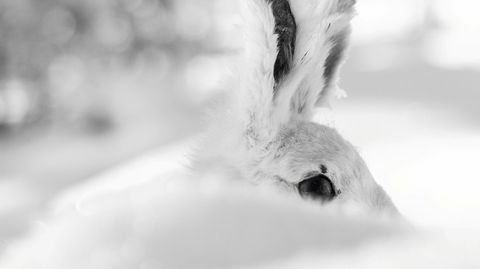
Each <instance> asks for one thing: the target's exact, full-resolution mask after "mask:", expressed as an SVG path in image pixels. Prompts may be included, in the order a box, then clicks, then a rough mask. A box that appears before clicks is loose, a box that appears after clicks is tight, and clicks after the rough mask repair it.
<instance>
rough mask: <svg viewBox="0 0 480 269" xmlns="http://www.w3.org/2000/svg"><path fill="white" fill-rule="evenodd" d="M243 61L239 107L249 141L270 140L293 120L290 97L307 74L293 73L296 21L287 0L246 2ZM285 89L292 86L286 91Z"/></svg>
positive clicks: (256, 143) (243, 9)
mask: <svg viewBox="0 0 480 269" xmlns="http://www.w3.org/2000/svg"><path fill="white" fill-rule="evenodd" d="M239 3H240V4H241V7H242V11H243V12H242V13H243V17H244V31H243V34H244V39H245V40H244V41H245V43H244V50H245V53H244V55H243V62H242V64H241V65H239V68H240V70H238V72H239V73H238V74H236V77H237V79H238V85H235V86H238V87H239V88H238V89H237V91H238V92H237V93H238V95H239V98H238V100H239V102H237V104H238V108H237V109H238V111H239V114H240V117H241V119H243V120H242V122H243V123H244V125H243V126H244V127H242V128H246V130H245V133H246V136H247V139H248V141H249V144H250V145H251V146H254V145H259V144H266V143H268V142H269V141H271V140H272V139H273V138H274V137H275V135H276V134H277V133H278V130H279V129H280V128H281V126H283V124H285V123H286V122H288V121H289V120H290V110H289V106H290V100H291V96H292V95H293V92H294V90H295V89H296V86H295V85H298V83H299V82H300V81H301V79H299V78H301V77H302V78H303V77H304V76H299V75H293V74H292V73H295V72H293V71H292V68H293V67H292V66H293V61H294V51H295V43H296V41H295V38H296V23H295V18H294V16H293V14H292V11H291V8H290V3H289V1H288V0H242V1H240V2H239ZM284 88H288V89H290V90H289V91H286V90H285V89H284Z"/></svg>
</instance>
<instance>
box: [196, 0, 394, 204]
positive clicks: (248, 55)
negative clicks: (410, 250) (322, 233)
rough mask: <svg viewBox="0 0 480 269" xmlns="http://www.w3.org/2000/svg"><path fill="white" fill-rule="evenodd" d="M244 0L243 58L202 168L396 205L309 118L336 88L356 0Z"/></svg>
mask: <svg viewBox="0 0 480 269" xmlns="http://www.w3.org/2000/svg"><path fill="white" fill-rule="evenodd" d="M241 3H242V4H243V5H242V8H243V14H244V19H245V20H244V23H245V25H244V37H245V38H244V39H245V44H244V46H245V47H244V53H243V55H242V57H243V61H242V62H241V63H240V64H238V68H237V70H235V71H236V76H235V77H233V78H232V83H231V84H230V85H231V88H230V89H229V91H230V92H231V96H230V97H229V100H228V102H227V103H226V104H225V107H223V108H221V109H220V110H219V111H217V112H216V115H217V116H216V117H215V120H214V123H215V124H214V125H213V126H212V128H211V130H210V131H209V133H208V135H207V136H206V138H205V143H204V145H203V147H201V148H200V150H199V153H198V154H197V157H196V158H197V163H196V167H197V169H199V170H200V171H201V172H210V171H212V169H213V170H221V171H223V172H226V173H225V175H226V177H233V176H235V177H238V178H241V179H246V180H250V181H252V182H254V183H274V184H277V185H278V186H280V187H281V188H283V189H287V190H291V191H292V192H298V193H299V194H300V195H302V196H304V197H310V198H314V199H318V200H320V201H330V200H333V199H335V200H337V201H353V202H355V203H357V204H360V205H363V206H366V207H368V208H373V209H376V210H377V209H378V210H381V211H383V209H385V210H386V211H389V212H396V209H395V206H394V205H393V203H392V202H391V199H390V198H389V196H388V195H387V194H386V193H385V192H384V190H383V189H382V188H381V187H380V186H379V185H378V184H377V183H376V182H375V181H374V179H373V177H372V176H371V174H370V172H369V170H368V168H367V166H366V164H365V162H364V161H363V160H362V158H361V157H360V155H359V154H358V153H357V151H356V150H355V148H354V147H353V146H352V145H351V144H350V143H349V142H347V141H345V140H344V139H343V138H342V137H341V136H340V135H339V134H338V132H337V131H336V130H335V129H332V128H329V127H327V126H323V125H320V124H317V123H315V122H313V121H312V116H313V114H314V112H315V108H316V106H320V105H323V104H325V103H328V101H329V99H330V98H331V96H332V95H335V93H336V91H337V87H336V83H337V72H338V69H339V66H340V65H341V64H342V62H343V59H344V54H345V49H346V47H347V42H348V37H349V34H350V21H351V19H352V17H353V15H354V4H355V0H323V1H318V0H296V1H288V0H245V1H241Z"/></svg>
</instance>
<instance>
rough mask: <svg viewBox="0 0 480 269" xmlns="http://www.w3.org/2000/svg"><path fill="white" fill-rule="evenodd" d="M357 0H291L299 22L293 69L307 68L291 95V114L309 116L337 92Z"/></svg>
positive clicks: (307, 117)
mask: <svg viewBox="0 0 480 269" xmlns="http://www.w3.org/2000/svg"><path fill="white" fill-rule="evenodd" d="M354 5H355V0H324V1H318V0H298V1H291V7H292V11H293V13H294V14H295V18H296V22H297V28H298V31H297V41H296V52H295V59H294V67H293V68H294V69H295V68H296V69H300V70H301V69H305V70H306V71H305V73H306V77H305V78H304V79H303V80H302V82H301V84H300V85H299V87H298V89H297V91H296V92H295V94H294V96H293V98H292V105H291V109H292V110H293V111H292V113H294V114H295V113H296V114H297V115H299V116H300V117H303V118H306V119H309V118H310V117H311V115H312V114H313V110H314V108H315V106H318V105H322V104H328V103H329V100H330V98H331V97H332V96H333V95H335V94H336V93H337V90H338V88H337V81H338V70H339V67H340V66H341V64H342V63H343V61H344V59H345V53H346V49H347V47H348V41H349V36H350V21H351V19H352V18H353V16H354Z"/></svg>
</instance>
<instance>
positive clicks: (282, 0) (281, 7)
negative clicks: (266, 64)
mask: <svg viewBox="0 0 480 269" xmlns="http://www.w3.org/2000/svg"><path fill="white" fill-rule="evenodd" d="M267 2H269V3H271V5H272V12H273V16H274V17H275V34H277V35H278V41H277V42H278V45H277V47H278V55H277V60H276V61H275V66H274V77H275V82H277V83H278V82H279V81H280V80H281V79H282V78H283V77H284V76H285V75H286V74H288V72H289V71H290V69H291V63H292V61H293V54H294V52H295V39H296V35H297V25H296V22H295V17H294V16H293V14H292V10H291V8H290V3H289V2H288V0H267Z"/></svg>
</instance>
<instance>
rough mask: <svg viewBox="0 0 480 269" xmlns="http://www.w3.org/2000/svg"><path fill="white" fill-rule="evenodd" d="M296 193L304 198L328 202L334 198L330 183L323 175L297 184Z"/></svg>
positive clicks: (333, 189) (334, 193) (332, 187)
mask: <svg viewBox="0 0 480 269" xmlns="http://www.w3.org/2000/svg"><path fill="white" fill-rule="evenodd" d="M298 192H299V193H300V195H301V196H302V197H304V198H311V199H315V200H322V201H330V200H332V199H333V198H335V196H336V192H335V188H334V186H333V184H332V181H331V180H330V179H329V178H328V177H327V176H325V175H316V176H313V177H310V178H307V179H305V180H304V181H302V182H300V183H298Z"/></svg>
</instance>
